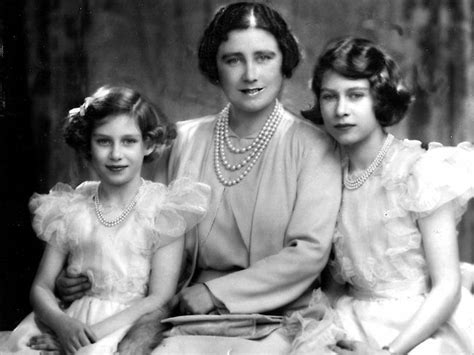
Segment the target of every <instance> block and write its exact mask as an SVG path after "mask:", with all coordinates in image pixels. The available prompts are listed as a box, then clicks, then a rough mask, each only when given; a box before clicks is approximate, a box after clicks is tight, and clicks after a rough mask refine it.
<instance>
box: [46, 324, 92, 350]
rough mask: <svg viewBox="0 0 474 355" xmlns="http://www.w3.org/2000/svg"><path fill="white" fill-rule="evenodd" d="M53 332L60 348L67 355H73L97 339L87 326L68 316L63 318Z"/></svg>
mask: <svg viewBox="0 0 474 355" xmlns="http://www.w3.org/2000/svg"><path fill="white" fill-rule="evenodd" d="M55 331H56V334H57V336H58V339H59V342H60V343H61V347H62V348H63V349H64V351H66V353H68V354H69V353H71V354H73V353H75V352H77V351H78V350H79V349H80V348H82V347H84V346H87V345H90V344H93V343H95V342H96V341H97V337H96V336H95V334H94V332H93V331H92V330H91V328H90V327H89V326H87V325H86V324H84V323H82V322H80V321H78V320H77V319H74V318H71V317H68V316H65V318H64V321H63V322H61V325H60V326H59V327H57V328H56V329H55Z"/></svg>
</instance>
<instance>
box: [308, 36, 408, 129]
mask: <svg viewBox="0 0 474 355" xmlns="http://www.w3.org/2000/svg"><path fill="white" fill-rule="evenodd" d="M330 70H332V71H334V72H336V73H338V74H339V75H342V76H344V77H346V78H350V79H367V80H368V81H369V83H370V89H371V93H372V95H373V97H374V102H375V103H374V113H375V117H376V119H377V120H378V122H379V123H380V125H381V126H382V127H388V126H392V125H394V124H396V123H398V122H400V121H401V120H402V119H403V118H404V117H405V114H406V112H407V110H408V108H409V106H410V103H411V102H412V101H413V96H412V94H411V92H410V91H409V90H408V89H407V87H406V86H405V84H404V83H403V80H402V77H401V74H400V69H399V67H398V65H397V64H396V63H395V61H394V60H393V59H392V58H391V57H390V56H389V55H388V54H387V53H386V52H385V51H384V50H383V49H382V48H381V47H380V46H378V45H376V44H375V43H374V42H372V41H370V40H368V39H365V38H354V37H345V38H342V39H337V40H333V41H331V42H329V43H328V44H327V45H326V48H325V49H324V51H323V53H322V54H321V56H320V57H319V59H318V61H317V63H316V66H315V68H314V72H313V79H312V84H311V88H312V90H313V92H314V94H315V104H314V106H313V108H311V109H310V110H308V111H302V112H301V113H302V115H303V116H304V117H305V118H308V119H309V120H311V121H313V122H315V123H316V124H322V123H323V119H322V116H321V109H320V105H319V99H320V94H321V85H322V80H323V77H324V74H325V73H326V72H327V71H330Z"/></svg>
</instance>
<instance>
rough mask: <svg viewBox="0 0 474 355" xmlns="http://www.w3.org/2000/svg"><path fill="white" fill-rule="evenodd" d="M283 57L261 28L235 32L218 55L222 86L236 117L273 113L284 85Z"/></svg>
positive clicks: (220, 48) (276, 45)
mask: <svg viewBox="0 0 474 355" xmlns="http://www.w3.org/2000/svg"><path fill="white" fill-rule="evenodd" d="M282 58H283V56H282V53H281V51H280V48H279V47H278V42H277V41H276V39H275V37H274V36H273V35H272V34H271V33H269V32H267V31H265V30H262V29H259V28H248V29H245V30H233V31H230V32H229V33H228V39H227V41H225V42H222V44H221V45H220V47H219V50H218V51H217V69H218V73H219V82H220V85H221V87H222V90H223V91H224V94H225V95H226V96H227V98H228V100H229V101H230V103H231V104H232V105H233V110H234V112H235V113H238V112H239V111H241V112H242V113H245V114H249V113H259V112H262V111H265V110H272V109H273V106H274V102H275V99H276V97H277V96H278V93H279V92H280V89H281V87H282V84H283V75H282V73H281V67H282Z"/></svg>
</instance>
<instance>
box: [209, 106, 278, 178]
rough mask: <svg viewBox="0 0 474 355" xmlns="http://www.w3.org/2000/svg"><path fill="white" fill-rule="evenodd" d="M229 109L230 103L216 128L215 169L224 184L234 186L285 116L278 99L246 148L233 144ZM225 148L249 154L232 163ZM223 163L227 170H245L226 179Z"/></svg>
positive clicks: (262, 149) (260, 153) (254, 161)
mask: <svg viewBox="0 0 474 355" xmlns="http://www.w3.org/2000/svg"><path fill="white" fill-rule="evenodd" d="M229 110H230V104H229V105H227V106H226V107H225V108H224V109H223V110H222V112H221V113H220V114H219V117H218V119H217V123H216V129H215V141H214V148H215V149H214V169H215V172H216V176H217V179H218V180H219V182H220V183H221V184H222V185H224V186H233V185H236V184H238V183H239V182H241V181H242V180H243V179H244V178H245V176H247V174H248V173H249V172H250V171H251V170H252V168H253V167H254V165H255V163H256V162H257V160H258V159H259V158H260V156H261V155H262V153H263V151H264V150H265V148H266V147H267V146H268V143H269V142H270V140H271V139H272V137H273V135H274V133H275V131H276V128H277V127H278V124H279V123H280V121H281V119H282V117H283V106H282V105H281V104H280V102H279V101H278V100H276V103H275V107H274V108H273V111H272V113H271V114H270V116H269V117H268V118H267V120H266V121H265V124H264V125H263V127H262V129H261V130H260V132H259V134H258V135H257V137H256V138H255V139H254V140H253V141H252V143H251V144H249V145H248V146H246V147H244V148H236V147H234V146H233V145H232V143H231V141H230V138H229ZM225 148H227V149H228V150H229V152H230V153H233V154H243V153H246V152H249V154H248V155H247V156H246V157H245V158H243V159H242V160H241V161H240V162H239V163H238V164H230V163H229V161H228V160H227V157H226V153H225ZM221 164H222V166H223V167H224V169H225V170H228V171H231V172H234V171H237V170H242V169H243V171H242V172H241V173H240V174H239V175H238V176H237V177H236V178H234V179H226V178H224V175H223V173H222V168H221Z"/></svg>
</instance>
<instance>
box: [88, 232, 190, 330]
mask: <svg viewBox="0 0 474 355" xmlns="http://www.w3.org/2000/svg"><path fill="white" fill-rule="evenodd" d="M183 248H184V238H180V239H179V240H177V241H175V242H173V243H171V244H168V245H166V246H164V247H162V248H159V249H158V250H157V251H156V252H155V253H154V255H153V258H152V270H151V275H150V283H149V293H148V296H147V297H145V298H144V299H142V300H139V301H137V302H136V303H134V304H133V305H132V306H130V307H129V308H127V309H125V310H123V311H122V312H119V313H117V314H115V315H113V316H111V317H109V318H107V319H105V320H103V321H101V322H99V323H96V324H94V325H93V326H92V329H93V331H94V333H95V334H96V335H97V337H98V338H99V339H100V338H103V337H104V336H106V335H108V334H110V333H112V332H114V331H116V330H117V329H119V328H121V327H123V326H126V325H129V324H132V323H135V322H136V321H137V320H138V319H139V318H140V317H142V316H143V315H145V314H147V313H149V312H152V311H156V310H157V309H158V308H161V307H163V306H164V305H165V304H166V303H168V302H169V301H170V300H171V298H172V297H173V296H174V294H175V293H176V287H177V284H178V279H179V273H180V267H181V259H182V257H183Z"/></svg>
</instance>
